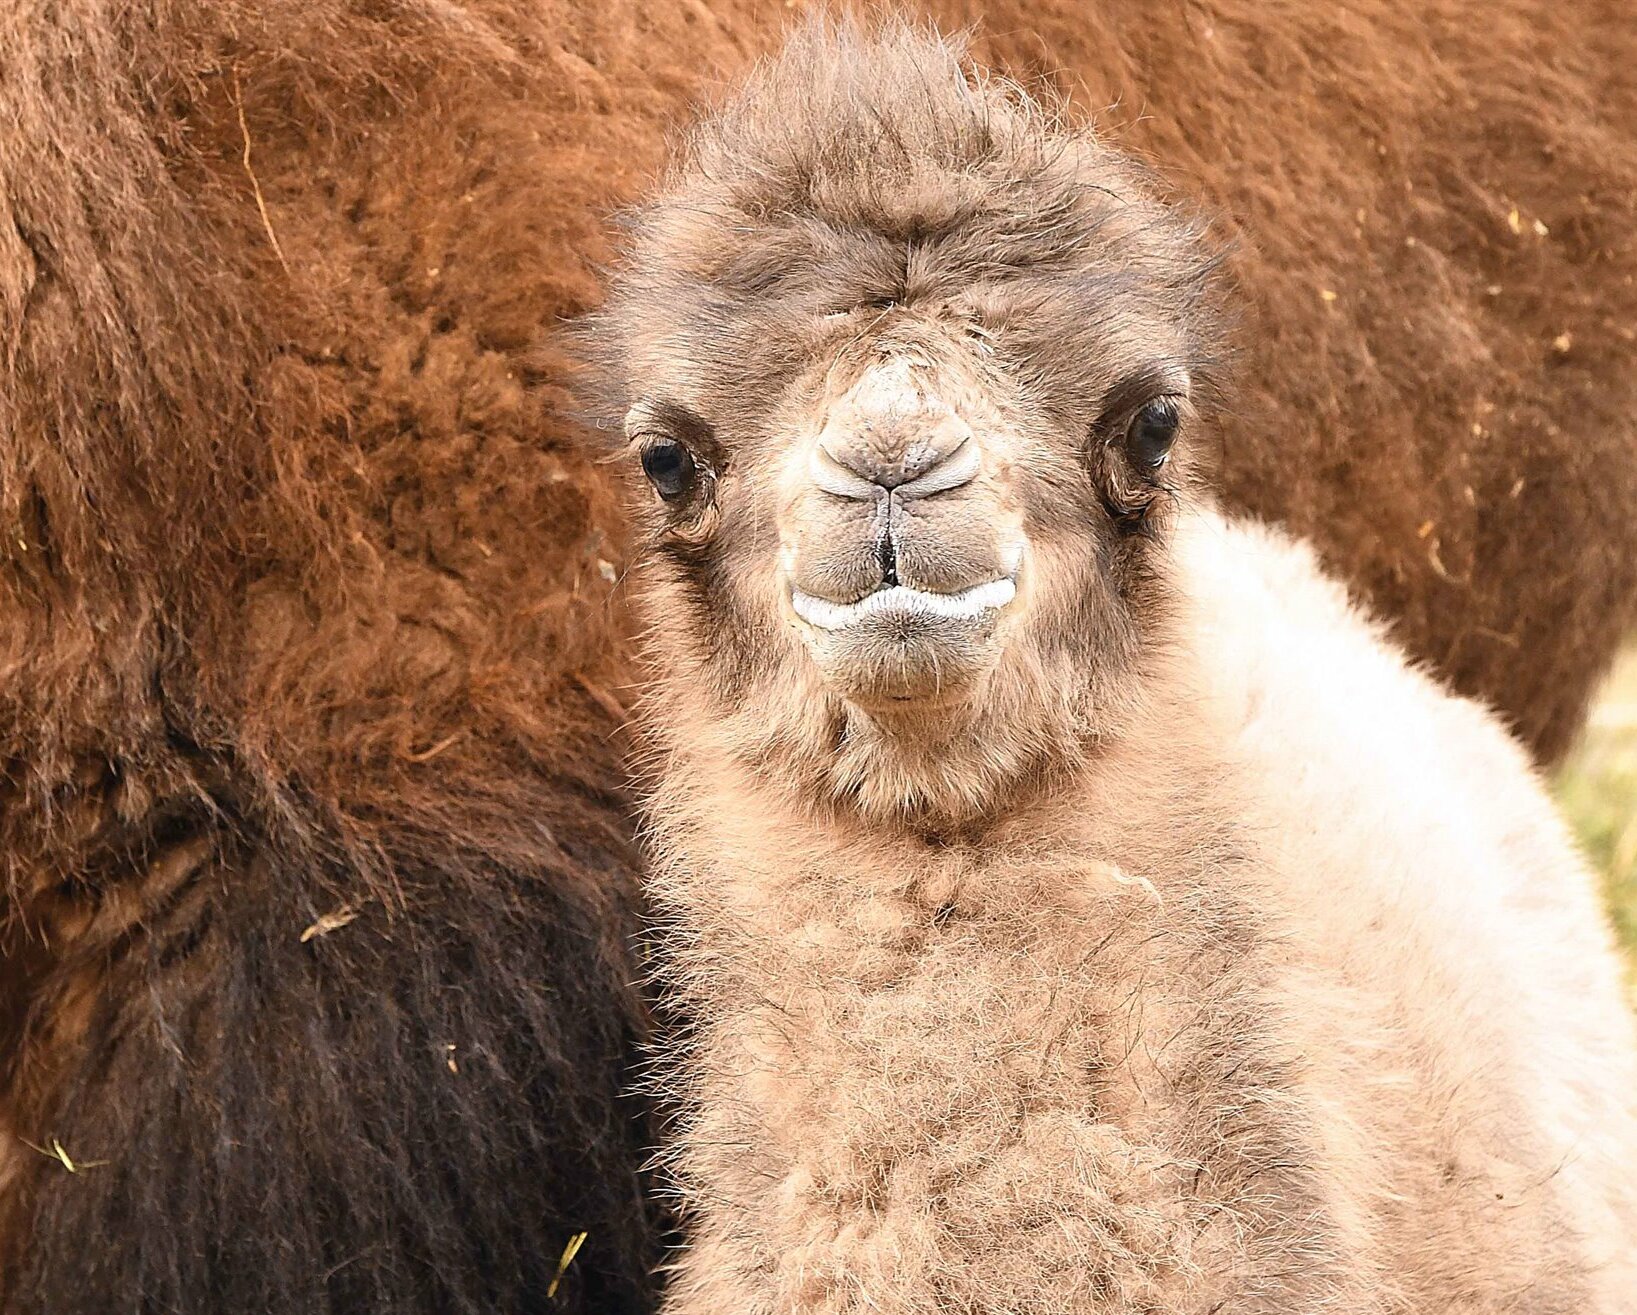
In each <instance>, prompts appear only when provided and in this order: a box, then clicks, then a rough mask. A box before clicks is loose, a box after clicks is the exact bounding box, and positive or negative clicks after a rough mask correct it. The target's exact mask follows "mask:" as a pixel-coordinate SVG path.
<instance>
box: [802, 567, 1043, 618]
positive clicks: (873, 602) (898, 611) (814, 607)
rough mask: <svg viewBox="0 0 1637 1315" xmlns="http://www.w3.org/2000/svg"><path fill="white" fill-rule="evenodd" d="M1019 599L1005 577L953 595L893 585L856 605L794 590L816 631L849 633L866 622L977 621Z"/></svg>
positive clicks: (806, 616)
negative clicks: (916, 619)
mask: <svg viewBox="0 0 1637 1315" xmlns="http://www.w3.org/2000/svg"><path fill="white" fill-rule="evenodd" d="M1016 596H1017V585H1016V583H1015V582H1013V581H1012V580H1010V579H1008V578H1006V577H1004V576H1003V577H1002V578H1000V579H998V580H987V581H985V582H984V583H983V584H975V585H973V586H972V587H971V588H970V589H962V590H961V591H960V592H959V593H953V594H939V593H932V592H930V591H928V590H925V589H910V588H908V587H907V586H905V585H901V584H899V585H893V586H892V587H891V588H888V589H877V590H876V591H875V592H874V593H873V594H867V595H866V596H865V597H863V598H860V599H859V600H858V601H857V602H856V603H833V602H831V601H830V600H829V599H827V598H815V597H814V596H813V595H812V594H805V593H803V592H802V591H801V590H800V589H796V588H794V587H792V589H791V593H790V603H791V606H792V607H793V608H794V609H795V613H796V615H797V616H799V617H800V618H801V619H802V620H803V621H805V622H807V624H808V625H810V626H813V627H814V628H816V629H819V630H845V629H847V628H848V627H849V626H854V625H857V624H859V623H860V622H862V621H870V620H876V619H881V618H885V617H927V618H928V619H937V620H948V621H976V620H978V619H979V618H980V617H982V616H983V615H984V613H986V612H993V611H998V610H999V609H1000V608H1003V607H1005V606H1006V605H1007V604H1008V603H1010V602H1011V601H1012V599H1013V598H1015V597H1016Z"/></svg>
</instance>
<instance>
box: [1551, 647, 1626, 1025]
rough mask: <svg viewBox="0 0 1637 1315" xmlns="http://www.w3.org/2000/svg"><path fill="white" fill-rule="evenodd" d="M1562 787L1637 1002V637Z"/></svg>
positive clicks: (1562, 772)
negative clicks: (1597, 874) (1600, 876)
mask: <svg viewBox="0 0 1637 1315" xmlns="http://www.w3.org/2000/svg"><path fill="white" fill-rule="evenodd" d="M1556 787H1557V797H1558V799H1559V801H1560V802H1561V803H1562V805H1563V808H1564V811H1565V812H1567V813H1568V816H1569V820H1570V822H1571V823H1573V824H1574V827H1575V829H1576V830H1577V831H1579V833H1580V838H1581V842H1582V843H1583V844H1584V845H1585V847H1586V852H1587V854H1588V855H1589V856H1590V858H1591V860H1592V862H1593V863H1594V864H1596V865H1597V867H1598V869H1599V870H1600V871H1601V872H1602V874H1603V889H1604V891H1605V893H1606V894H1607V896H1608V901H1609V909H1610V911H1611V912H1612V914H1613V917H1614V929H1615V934H1616V935H1617V936H1619V938H1620V944H1621V947H1622V948H1623V949H1624V950H1625V953H1626V989H1627V992H1628V993H1629V994H1630V996H1631V999H1632V1002H1633V1004H1637V637H1634V638H1633V640H1632V641H1631V642H1629V643H1628V644H1627V645H1626V647H1625V651H1624V652H1623V653H1622V654H1621V655H1620V660H1619V662H1618V663H1617V664H1616V665H1615V668H1614V672H1613V674H1612V675H1611V676H1610V677H1609V680H1608V683H1607V684H1606V685H1605V686H1604V687H1603V691H1602V693H1601V694H1600V695H1599V696H1598V699H1597V702H1596V703H1594V704H1593V705H1592V712H1591V716H1590V717H1589V718H1588V719H1587V722H1586V730H1585V733H1584V734H1583V736H1582V737H1581V740H1580V742H1579V743H1578V744H1577V745H1576V746H1575V749H1574V751H1573V752H1572V753H1571V754H1570V755H1569V758H1568V760H1567V761H1566V762H1565V763H1564V764H1563V766H1562V767H1561V768H1560V769H1559V770H1558V773H1557V777H1556Z"/></svg>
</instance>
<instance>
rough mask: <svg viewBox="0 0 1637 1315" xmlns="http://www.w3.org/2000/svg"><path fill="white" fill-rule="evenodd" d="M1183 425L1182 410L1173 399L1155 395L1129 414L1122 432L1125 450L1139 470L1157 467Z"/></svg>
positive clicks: (1169, 450) (1164, 458) (1165, 456)
mask: <svg viewBox="0 0 1637 1315" xmlns="http://www.w3.org/2000/svg"><path fill="white" fill-rule="evenodd" d="M1181 427H1182V410H1181V408H1180V407H1178V405H1177V402H1176V399H1175V398H1171V397H1156V398H1155V399H1154V400H1153V401H1152V402H1147V403H1144V405H1143V407H1142V409H1141V410H1139V411H1138V412H1137V414H1136V415H1134V416H1132V417H1131V423H1130V425H1129V426H1127V428H1126V431H1125V450H1126V451H1127V452H1128V453H1129V454H1130V456H1131V460H1132V462H1133V464H1135V465H1136V466H1137V468H1138V469H1139V470H1158V469H1159V468H1160V467H1161V466H1163V465H1164V464H1165V462H1166V459H1167V458H1168V457H1169V456H1170V455H1171V447H1172V445H1173V444H1174V443H1175V442H1176V441H1177V430H1178V429H1180V428H1181Z"/></svg>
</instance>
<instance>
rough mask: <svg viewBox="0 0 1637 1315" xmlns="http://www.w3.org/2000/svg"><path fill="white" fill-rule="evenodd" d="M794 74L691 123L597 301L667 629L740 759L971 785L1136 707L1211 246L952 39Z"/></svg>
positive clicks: (846, 785) (1185, 431)
mask: <svg viewBox="0 0 1637 1315" xmlns="http://www.w3.org/2000/svg"><path fill="white" fill-rule="evenodd" d="M906 39H907V38H906ZM933 56H936V57H935V58H934V57H933ZM940 59H946V60H947V62H946V63H944V64H940V63H939V62H938V61H939V60H940ZM826 61H828V62H826ZM815 65H817V67H816V68H815ZM802 67H803V68H804V69H805V70H806V72H805V73H804V75H803V76H802V77H801V78H799V79H796V78H790V79H789V81H788V84H787V82H786V81H785V78H786V76H787V68H786V66H779V65H776V66H773V67H772V68H770V69H769V70H766V71H765V72H764V75H763V76H762V77H761V78H760V80H758V81H755V82H754V83H753V85H752V87H751V89H750V91H749V92H748V93H747V94H746V96H745V97H743V98H742V99H741V100H739V101H736V102H733V103H731V104H729V105H728V106H726V107H724V108H723V109H722V110H721V111H719V112H718V114H717V115H716V116H715V117H714V118H712V119H709V120H707V121H706V122H705V124H704V125H703V126H702V127H701V128H699V129H698V131H697V132H696V133H695V135H694V137H693V138H692V139H691V140H690V142H689V143H688V146H687V149H686V151H685V152H684V154H683V155H682V157H681V159H680V161H679V163H678V166H677V168H676V169H675V171H674V173H673V175H672V178H671V180H670V183H669V186H668V187H667V188H666V189H664V190H663V191H662V192H661V193H660V195H659V196H658V198H657V199H656V200H655V201H654V202H653V203H652V204H651V205H650V206H649V207H648V208H647V209H646V210H645V211H644V212H642V213H641V214H640V215H639V216H637V217H636V219H635V221H634V224H633V229H634V233H635V239H634V241H633V242H632V244H631V248H630V252H629V260H628V263H627V266H626V268H625V270H624V271H623V272H622V274H621V275H620V276H619V277H618V278H617V279H616V281H615V284H614V286H613V289H612V293H611V297H610V301H609V304H608V307H607V308H606V310H605V311H604V312H603V314H602V315H601V317H600V318H599V320H598V322H597V327H596V330H595V333H596V334H597V335H599V336H598V338H597V347H596V350H597V354H598V355H599V356H600V357H601V360H602V364H603V366H604V374H605V378H606V381H607V384H608V386H609V392H610V394H611V396H610V397H609V398H608V402H609V404H610V409H611V410H614V409H615V408H617V410H615V414H619V415H623V417H624V433H625V436H626V439H627V442H628V448H629V453H628V455H629V469H630V470H631V471H632V473H633V475H634V476H635V475H637V474H638V472H640V479H638V478H634V479H633V481H632V495H633V496H632V505H633V509H634V512H635V514H636V518H637V521H638V526H639V529H646V531H647V535H646V539H647V543H648V545H649V551H648V552H647V554H646V555H645V558H644V559H643V560H639V562H638V563H637V567H638V576H639V580H640V581H641V582H642V590H641V593H642V596H643V598H644V600H645V603H644V605H645V609H646V611H647V613H648V617H649V619H650V621H651V622H652V627H651V633H652V635H653V637H654V641H655V642H654V644H653V645H652V646H651V649H650V651H651V652H653V653H654V654H655V655H656V656H657V657H658V659H659V661H660V662H661V663H662V665H663V666H665V667H666V669H667V670H669V671H670V672H672V673H673V674H679V673H682V672H687V673H688V674H689V679H688V680H687V681H686V682H685V687H686V688H687V690H688V692H689V698H690V699H693V700H696V703H695V708H696V710H697V711H699V712H701V713H703V714H704V715H705V717H706V718H707V719H708V720H709V721H710V722H711V723H712V724H716V725H724V726H732V727H736V728H737V729H735V730H734V731H733V732H732V733H734V734H736V735H738V736H739V738H740V739H741V740H742V741H745V742H746V743H747V747H746V749H745V751H746V752H747V753H752V754H754V755H755V756H757V757H759V758H761V759H763V760H766V759H769V758H777V757H780V756H781V755H782V756H784V757H786V758H788V759H790V760H792V761H795V760H799V761H802V762H804V763H813V762H817V761H821V760H823V759H824V755H823V754H822V753H815V752H814V750H815V749H816V748H818V747H819V746H822V745H825V744H829V745H832V746H835V745H843V746H845V750H844V752H842V753H841V754H840V755H839V756H837V755H836V754H834V753H832V754H830V755H829V761H830V764H831V766H832V768H833V769H834V770H833V779H831V780H830V781H829V782H828V784H826V785H824V786H822V787H821V788H822V789H823V790H824V791H825V792H827V793H829V794H831V795H832V796H833V795H836V794H838V793H840V794H846V795H848V796H849V797H852V798H863V797H864V796H867V795H871V794H872V793H873V792H875V791H876V787H879V795H880V797H881V799H883V800H884V801H895V802H894V803H893V805H892V806H894V807H899V806H901V805H902V804H903V802H904V801H905V800H916V799H920V800H927V801H930V800H931V799H933V798H934V797H935V796H938V795H939V794H940V793H944V794H946V795H947V794H948V791H945V790H943V787H942V786H940V785H939V783H938V781H939V780H940V779H947V780H949V781H957V782H958V784H956V785H955V786H954V787H953V789H954V790H955V792H957V793H961V794H963V795H967V794H970V793H972V791H973V790H974V788H975V787H974V783H975V782H977V781H980V780H983V779H987V777H986V773H987V774H990V775H993V776H994V777H995V778H996V780H995V783H996V784H998V783H999V778H1001V777H1008V778H1011V779H1015V778H1016V777H1017V776H1018V775H1019V774H1020V773H1022V772H1024V771H1027V770H1029V769H1030V767H1031V766H1032V765H1036V764H1038V763H1039V761H1040V760H1041V759H1042V758H1051V757H1058V758H1061V757H1063V756H1065V755H1067V756H1073V755H1074V754H1075V753H1077V752H1078V751H1079V747H1080V746H1082V745H1083V744H1084V743H1085V742H1086V741H1087V740H1088V738H1092V737H1095V736H1096V735H1097V734H1099V733H1101V731H1102V730H1103V729H1105V728H1106V726H1107V718H1108V717H1109V716H1110V715H1111V713H1110V710H1111V709H1116V708H1118V707H1119V706H1121V705H1122V704H1123V703H1128V702H1129V698H1130V695H1131V693H1132V682H1133V681H1134V680H1135V679H1136V675H1135V673H1136V672H1137V671H1138V669H1139V666H1140V663H1139V656H1140V654H1141V652H1142V651H1143V649H1144V647H1145V645H1146V644H1148V643H1149V642H1151V639H1152V637H1153V632H1154V631H1155V630H1156V629H1158V628H1159V627H1161V626H1163V624H1164V620H1165V616H1166V606H1165V602H1164V598H1165V589H1164V584H1163V581H1164V579H1165V575H1166V572H1165V570H1164V569H1163V564H1162V555H1163V553H1164V551H1165V540H1166V529H1167V525H1168V523H1169V521H1170V519H1171V512H1172V511H1173V510H1174V507H1175V504H1176V500H1177V497H1178V495H1179V494H1182V493H1183V492H1184V491H1185V490H1187V489H1188V488H1189V487H1190V485H1191V482H1192V481H1191V476H1190V464H1191V453H1192V451H1193V449H1194V446H1195V445H1194V444H1193V443H1192V442H1191V441H1190V438H1189V432H1190V430H1192V429H1194V428H1196V427H1199V426H1202V425H1203V424H1205V423H1208V400H1209V397H1210V394H1211V385H1212V377H1213V369H1212V367H1213V364H1214V361H1215V358H1216V355H1217V349H1216V337H1217V335H1216V317H1215V314H1214V311H1213V292H1212V289H1211V285H1210V283H1209V273H1210V270H1211V269H1212V267H1213V265H1214V262H1215V253H1214V252H1213V250H1212V249H1211V248H1210V247H1209V245H1208V244H1207V243H1205V242H1204V241H1203V239H1202V238H1201V235H1200V233H1199V232H1198V230H1197V229H1196V228H1195V227H1194V226H1193V225H1192V224H1191V223H1190V222H1189V220H1188V218H1187V216H1186V215H1184V214H1181V213H1180V212H1178V211H1176V210H1174V209H1172V208H1170V207H1167V206H1164V205H1161V204H1159V203H1158V202H1157V201H1156V200H1155V198H1154V197H1153V195H1152V193H1151V191H1150V188H1149V184H1148V182H1147V180H1146V179H1145V177H1144V175H1143V174H1142V173H1141V170H1140V169H1139V168H1138V167H1137V166H1135V165H1133V164H1132V163H1131V162H1130V161H1129V160H1128V159H1126V158H1125V157H1124V156H1122V155H1120V154H1119V153H1118V152H1116V151H1113V150H1112V149H1110V148H1108V147H1106V146H1105V145H1103V144H1102V143H1101V142H1099V141H1097V140H1096V139H1095V138H1094V137H1092V136H1090V135H1089V134H1085V133H1080V134H1070V133H1067V132H1065V131H1063V130H1062V129H1061V127H1060V126H1058V125H1056V124H1054V123H1053V122H1052V121H1051V120H1050V119H1049V118H1048V117H1047V116H1046V115H1045V114H1044V113H1043V112H1041V111H1040V110H1039V109H1038V108H1037V107H1035V106H1033V105H1032V104H1030V103H1029V102H1028V101H1027V100H1026V99H1024V98H1022V97H1021V96H1019V95H1018V94H1017V93H1015V92H1014V91H1013V90H1012V89H1010V88H1009V87H1007V86H1005V85H1002V84H998V83H994V82H984V81H982V80H980V79H976V78H975V77H974V76H973V75H971V74H970V73H968V72H967V71H965V70H963V69H962V68H961V66H960V64H959V61H958V58H957V57H956V55H955V53H954V52H952V51H941V52H940V51H938V50H934V51H933V52H932V54H931V55H929V53H928V51H927V50H924V49H921V48H920V47H917V49H916V51H915V58H913V59H911V58H905V57H904V52H902V51H897V50H895V49H893V48H892V45H891V42H890V41H889V42H887V43H884V44H876V45H870V46H868V47H866V48H863V49H860V50H855V51H851V52H848V53H847V54H846V55H845V56H837V57H835V58H833V59H832V58H831V57H830V56H828V55H826V54H825V52H824V51H823V50H821V49H815V50H814V51H812V52H810V57H809V58H808V59H806V60H805V61H804V62H803V64H802ZM814 120H819V121H822V123H823V125H824V128H823V131H822V132H820V131H815V130H814V129H813V127H812V123H813V121H814ZM749 741H754V742H755V743H754V745H749V744H748V742H749ZM961 758H965V759H967V760H977V759H981V760H982V763H983V764H984V766H983V767H982V769H981V770H977V769H972V770H968V768H969V767H970V766H971V763H970V761H969V762H968V764H967V767H963V768H962V769H961V770H960V771H959V772H956V771H955V770H954V763H955V761H956V759H961ZM843 759H845V761H843ZM987 789H988V787H987V786H983V787H981V788H980V791H986V790H987ZM945 802H948V801H947V800H946V801H945ZM973 804H976V800H975V799H971V798H968V799H966V801H965V803H964V804H962V805H961V806H959V807H957V808H956V809H955V811H962V809H963V808H965V807H966V806H967V805H973Z"/></svg>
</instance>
